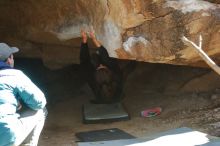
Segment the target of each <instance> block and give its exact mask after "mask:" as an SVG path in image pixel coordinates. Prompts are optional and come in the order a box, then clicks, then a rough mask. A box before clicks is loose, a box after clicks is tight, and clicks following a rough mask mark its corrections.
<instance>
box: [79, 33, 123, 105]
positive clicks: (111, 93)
mask: <svg viewBox="0 0 220 146" xmlns="http://www.w3.org/2000/svg"><path fill="white" fill-rule="evenodd" d="M89 35H90V38H91V39H92V42H93V43H94V44H95V46H96V47H97V49H96V51H95V53H92V54H91V55H90V52H89V47H88V44H87V34H86V32H85V31H83V30H82V31H81V36H82V43H81V50H80V65H81V67H82V69H83V77H84V78H85V79H86V80H87V82H88V84H89V86H90V88H91V89H92V90H93V93H94V95H95V98H96V99H95V100H91V102H92V103H95V104H111V103H115V102H119V101H120V100H121V96H122V89H123V87H122V86H123V83H122V82H123V81H122V72H121V70H120V67H119V65H118V62H117V60H116V59H113V58H110V57H109V54H108V52H107V50H106V49H105V48H104V47H103V46H102V45H101V43H100V42H99V41H98V40H97V39H96V37H95V34H94V32H89Z"/></svg>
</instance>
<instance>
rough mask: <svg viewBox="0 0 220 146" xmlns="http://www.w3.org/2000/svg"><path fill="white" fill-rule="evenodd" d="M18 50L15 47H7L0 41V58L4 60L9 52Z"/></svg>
mask: <svg viewBox="0 0 220 146" xmlns="http://www.w3.org/2000/svg"><path fill="white" fill-rule="evenodd" d="M18 51H19V49H18V48H17V47H9V46H8V45H7V44H6V43H0V60H1V61H5V60H6V59H7V58H8V57H9V56H10V55H11V54H13V53H16V52H18Z"/></svg>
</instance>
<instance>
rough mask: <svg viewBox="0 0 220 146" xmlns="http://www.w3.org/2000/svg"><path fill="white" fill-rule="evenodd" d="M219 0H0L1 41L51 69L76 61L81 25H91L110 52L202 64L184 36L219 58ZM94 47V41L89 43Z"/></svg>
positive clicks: (155, 60)
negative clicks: (199, 43)
mask: <svg viewBox="0 0 220 146" xmlns="http://www.w3.org/2000/svg"><path fill="white" fill-rule="evenodd" d="M219 3H220V1H219V0H206V1H205V0H200V1H198V0H147V1H144V0H94V1H87V0H77V1H74V0H66V1H62V0H47V1H45V0H38V1H34V0H24V1H13V0H1V1H0V20H1V25H0V40H1V41H4V42H7V43H9V44H10V45H13V46H18V47H19V48H20V49H21V53H20V54H19V55H20V56H21V57H28V58H41V59H42V60H43V62H44V64H45V65H46V66H47V67H49V68H52V69H56V68H62V67H64V66H66V65H69V64H73V63H79V47H80V29H82V28H83V29H85V30H89V29H94V31H95V32H96V35H97V37H98V39H100V41H101V42H102V44H103V45H104V46H105V47H106V48H107V50H108V52H109V54H110V56H111V57H115V58H119V59H129V60H137V61H144V62H153V63H166V64H177V65H189V66H205V63H204V62H203V61H202V59H201V58H200V57H199V55H198V54H197V53H196V51H194V49H193V48H192V47H191V46H188V45H186V44H184V43H183V42H182V40H181V37H182V36H186V37H188V38H189V39H190V40H192V41H194V42H196V43H197V42H198V37H199V35H200V34H201V35H202V37H203V50H204V51H205V52H206V53H207V54H208V55H209V56H210V57H211V58H212V59H213V60H214V61H215V62H217V63H219V62H220V59H219V56H220V49H219V48H220V43H219V39H220V34H219V30H220V9H219V8H220V5H219ZM92 47H93V46H92Z"/></svg>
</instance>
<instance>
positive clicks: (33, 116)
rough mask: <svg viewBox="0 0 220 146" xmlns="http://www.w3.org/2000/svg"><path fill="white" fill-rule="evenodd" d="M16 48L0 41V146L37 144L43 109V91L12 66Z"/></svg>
mask: <svg viewBox="0 0 220 146" xmlns="http://www.w3.org/2000/svg"><path fill="white" fill-rule="evenodd" d="M18 51H19V49H18V48H16V47H9V46H8V45H7V44H5V43H0V146H19V145H26V146H37V144H38V140H39V136H40V133H41V131H42V129H43V126H44V121H45V117H46V115H47V111H46V108H45V105H46V98H45V96H44V94H43V92H42V91H41V90H40V89H39V88H38V87H37V86H36V85H35V84H34V83H33V82H32V81H31V80H30V79H29V78H28V77H27V76H26V75H25V74H24V73H23V72H22V71H20V70H17V69H14V58H13V53H16V52H18Z"/></svg>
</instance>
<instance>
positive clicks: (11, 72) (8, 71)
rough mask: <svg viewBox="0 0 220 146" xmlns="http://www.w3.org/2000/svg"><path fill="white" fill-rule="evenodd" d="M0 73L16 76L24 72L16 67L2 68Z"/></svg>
mask: <svg viewBox="0 0 220 146" xmlns="http://www.w3.org/2000/svg"><path fill="white" fill-rule="evenodd" d="M0 75H7V76H16V75H24V73H23V72H22V71H21V70H18V69H4V70H0Z"/></svg>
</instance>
